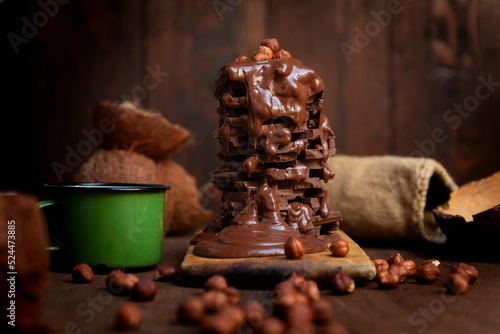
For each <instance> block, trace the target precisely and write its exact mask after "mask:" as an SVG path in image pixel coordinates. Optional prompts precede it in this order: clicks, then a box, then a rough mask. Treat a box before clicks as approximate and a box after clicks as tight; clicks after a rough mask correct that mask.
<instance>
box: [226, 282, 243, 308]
mask: <svg viewBox="0 0 500 334" xmlns="http://www.w3.org/2000/svg"><path fill="white" fill-rule="evenodd" d="M223 291H224V293H225V294H226V295H227V298H228V300H229V304H231V305H238V304H239V303H240V302H241V295H240V291H239V290H238V289H236V288H235V287H234V286H228V287H227V288H225V289H224V290H223Z"/></svg>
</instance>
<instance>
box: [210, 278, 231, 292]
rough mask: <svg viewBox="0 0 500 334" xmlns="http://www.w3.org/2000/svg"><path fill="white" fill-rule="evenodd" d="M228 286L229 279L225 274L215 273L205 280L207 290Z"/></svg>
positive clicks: (222, 288)
mask: <svg viewBox="0 0 500 334" xmlns="http://www.w3.org/2000/svg"><path fill="white" fill-rule="evenodd" d="M226 288H227V281H226V279H225V278H224V276H221V275H214V276H212V277H210V278H209V279H207V280H206V281H205V290H206V291H209V290H221V291H222V290H225V289H226Z"/></svg>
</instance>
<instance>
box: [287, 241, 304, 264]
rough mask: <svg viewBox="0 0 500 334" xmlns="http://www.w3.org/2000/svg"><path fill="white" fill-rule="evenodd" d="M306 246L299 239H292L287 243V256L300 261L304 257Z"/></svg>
mask: <svg viewBox="0 0 500 334" xmlns="http://www.w3.org/2000/svg"><path fill="white" fill-rule="evenodd" d="M304 252H305V249H304V245H303V244H302V242H300V240H299V239H297V238H294V237H291V238H290V239H288V240H287V241H286V242H285V255H286V257H287V258H289V259H299V258H301V257H302V256H304Z"/></svg>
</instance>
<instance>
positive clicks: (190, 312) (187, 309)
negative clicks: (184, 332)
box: [177, 297, 205, 323]
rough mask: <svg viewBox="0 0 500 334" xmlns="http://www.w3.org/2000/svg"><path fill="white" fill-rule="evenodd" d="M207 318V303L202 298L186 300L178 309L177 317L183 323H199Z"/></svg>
mask: <svg viewBox="0 0 500 334" xmlns="http://www.w3.org/2000/svg"><path fill="white" fill-rule="evenodd" d="M204 316H205V303H204V302H203V299H202V298H201V297H189V298H187V299H184V300H183V301H182V302H181V303H180V304H179V307H178V308H177V317H178V318H179V320H180V321H182V322H192V323H198V322H200V321H201V319H203V317H204Z"/></svg>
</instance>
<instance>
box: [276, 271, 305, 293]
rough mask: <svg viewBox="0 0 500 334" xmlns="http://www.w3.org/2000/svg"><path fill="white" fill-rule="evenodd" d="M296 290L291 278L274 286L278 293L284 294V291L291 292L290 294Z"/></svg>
mask: <svg viewBox="0 0 500 334" xmlns="http://www.w3.org/2000/svg"><path fill="white" fill-rule="evenodd" d="M290 277H291V276H290ZM301 277H302V276H301ZM296 292H297V289H296V288H295V286H294V285H293V283H292V282H291V281H290V279H288V280H286V281H283V282H279V283H278V284H276V286H275V287H274V293H275V294H276V295H279V294H284V293H290V294H292V293H296Z"/></svg>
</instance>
